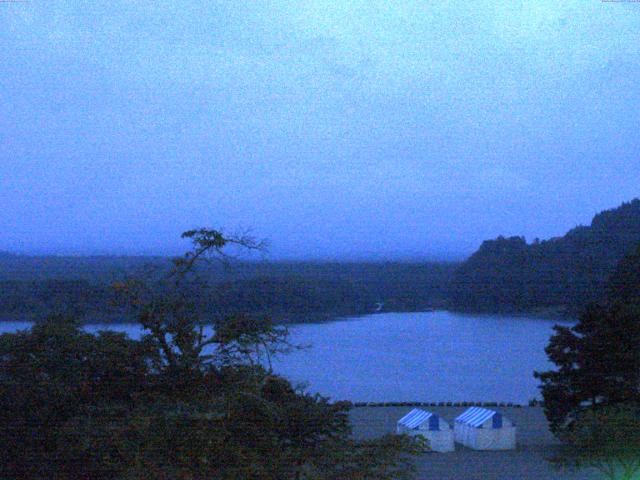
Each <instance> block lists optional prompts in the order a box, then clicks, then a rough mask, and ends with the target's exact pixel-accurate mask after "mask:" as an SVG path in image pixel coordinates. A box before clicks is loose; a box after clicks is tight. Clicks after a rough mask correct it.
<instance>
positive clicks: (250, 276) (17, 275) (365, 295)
mask: <svg viewBox="0 0 640 480" xmlns="http://www.w3.org/2000/svg"><path fill="white" fill-rule="evenodd" d="M169 265H170V263H169V261H168V259H167V258H162V257H109V256H103V257H47V256H43V257H31V256H21V255H10V254H2V253H0V320H14V319H24V320H26V319H33V318H40V317H42V316H44V315H46V314H48V313H72V314H75V315H78V316H80V317H81V318H82V319H83V320H84V321H89V322H91V321H126V320H128V319H127V318H123V316H122V312H121V311H119V310H118V309H114V308H112V307H111V305H112V304H113V288H112V285H113V284H114V282H116V281H117V280H121V279H122V278H124V277H131V276H136V275H137V274H138V273H142V272H145V271H149V270H150V269H151V270H152V271H160V272H162V271H164V270H166V269H167V268H168V267H169ZM455 267H456V264H453V263H435V262H434V263H405V262H358V263H337V262H333V263H332V262H326V263H325V262H232V263H231V264H230V265H229V266H226V267H225V266H223V265H221V264H219V263H215V262H214V263H212V264H210V265H208V266H207V267H206V268H204V269H202V270H201V271H199V275H200V277H202V278H203V279H204V280H206V282H207V284H208V285H209V286H210V288H208V289H207V290H206V292H207V293H206V295H205V296H204V298H203V302H204V305H205V308H206V311H207V312H208V315H212V316H213V315H226V314H231V313H240V312H241V313H248V314H256V315H258V314H260V315H262V314H266V315H270V316H272V317H273V318H274V319H275V320H276V321H279V322H307V321H317V320H322V319H327V318H331V317H335V316H342V315H358V314H364V313H371V312H373V311H375V310H377V309H378V308H379V307H381V308H382V311H391V310H395V311H417V310H424V309H426V308H436V307H441V306H443V305H444V304H445V302H446V296H447V287H448V284H449V281H450V280H451V276H452V274H453V271H454V270H455ZM379 304H382V305H379Z"/></svg>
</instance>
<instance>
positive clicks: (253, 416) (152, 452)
mask: <svg viewBox="0 0 640 480" xmlns="http://www.w3.org/2000/svg"><path fill="white" fill-rule="evenodd" d="M187 237H189V238H191V239H192V240H193V241H194V250H193V251H192V252H190V253H188V254H187V255H186V256H185V257H182V258H180V259H177V260H175V261H174V262H173V268H172V270H171V272H170V273H169V274H168V275H166V276H164V277H163V278H162V279H160V280H159V279H157V278H156V279H154V282H153V283H151V284H149V283H148V282H147V281H146V280H145V279H140V278H130V279H128V280H127V281H125V282H122V283H120V284H118V285H117V292H116V299H117V300H118V301H120V302H121V303H123V304H124V305H126V306H127V307H128V308H130V309H131V310H132V312H133V313H134V314H135V317H136V318H137V319H138V321H139V322H141V324H142V325H143V326H144V328H145V329H146V332H147V335H146V336H144V337H143V338H142V339H141V340H140V341H136V340H131V339H129V338H127V337H126V336H125V335H124V334H120V333H113V332H102V333H100V334H98V335H96V336H94V335H92V334H88V333H86V332H84V331H82V330H81V329H80V324H79V322H78V321H77V320H75V319H72V318H68V317H63V316H52V317H48V318H46V319H44V320H42V321H40V322H38V323H36V324H35V325H34V327H33V328H32V329H31V330H30V331H24V332H18V333H14V334H4V335H2V336H0V438H1V439H2V441H1V442H0V478H5V479H43V480H44V479H79V478H80V479H94V478H95V479H154V480H156V479H194V480H196V479H203V480H204V479H212V478H215V479H229V480H231V479H234V480H235V479H274V480H275V479H335V480H338V479H347V478H348V479H363V480H364V479H396V478H397V479H400V478H408V477H409V475H410V474H411V472H412V469H413V463H412V461H411V456H412V455H413V454H415V453H417V452H418V451H419V449H420V448H421V447H422V445H421V444H420V443H419V442H418V441H415V440H412V439H410V438H409V437H405V436H385V437H382V438H380V439H375V440H354V439H353V438H352V436H351V426H350V423H349V417H348V412H349V410H350V404H348V403H344V402H338V403H330V402H329V401H328V400H327V399H325V398H323V397H320V396H318V395H310V394H307V393H304V392H303V391H300V390H297V389H295V388H294V387H293V386H292V385H291V384H290V383H289V382H288V381H287V380H285V379H283V378H281V377H278V376H277V375H275V374H273V373H272V372H271V370H270V359H271V358H272V357H273V356H274V355H279V354H285V353H286V352H287V351H288V350H289V349H291V348H296V346H295V345H290V344H289V342H288V340H287V331H286V328H285V327H282V326H275V325H273V324H272V323H271V322H270V321H269V320H268V319H267V318H264V317H261V318H254V317H251V316H246V315H233V316H229V317H225V318H218V319H216V320H215V321H214V323H215V334H214V335H213V336H210V337H207V336H205V335H204V334H203V330H202V325H203V321H204V320H205V319H204V318H203V317H202V312H201V311H200V310H199V308H198V301H197V298H196V297H197V296H194V292H198V291H199V289H198V287H197V286H198V285H200V286H201V288H206V285H205V284H203V283H202V282H201V281H200V280H198V279H197V277H194V275H193V267H194V265H195V263H196V260H198V261H199V260H200V259H201V258H202V257H203V256H204V255H206V254H207V253H210V252H214V253H215V252H218V250H219V249H222V248H224V247H225V246H226V245H227V243H229V242H231V241H233V240H234V239H228V238H225V237H223V236H221V235H220V234H219V233H218V232H214V231H208V230H200V231H194V232H188V235H187ZM240 243H241V244H242V245H243V246H244V247H246V248H253V247H254V246H255V244H254V243H253V242H252V241H251V240H250V239H240Z"/></svg>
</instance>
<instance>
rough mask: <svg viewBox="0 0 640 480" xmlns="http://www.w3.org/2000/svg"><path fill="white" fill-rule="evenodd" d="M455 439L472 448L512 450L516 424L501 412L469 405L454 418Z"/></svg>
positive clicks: (514, 442) (514, 441)
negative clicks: (469, 406)
mask: <svg viewBox="0 0 640 480" xmlns="http://www.w3.org/2000/svg"><path fill="white" fill-rule="evenodd" d="M454 437H455V441H456V442H458V443H461V444H462V445H464V446H465V447H469V448H472V449H474V450H513V449H515V448H516V426H515V425H514V424H513V422H511V420H509V419H508V418H506V417H504V416H503V415H502V414H501V413H499V412H496V411H494V410H488V409H486V408H480V407H471V408H469V409H467V410H465V411H464V413H462V415H460V416H459V417H457V418H456V419H455V422H454Z"/></svg>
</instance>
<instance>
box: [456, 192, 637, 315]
mask: <svg viewBox="0 0 640 480" xmlns="http://www.w3.org/2000/svg"><path fill="white" fill-rule="evenodd" d="M638 242H640V200H638V199H635V200H633V201H631V202H629V203H623V204H622V205H621V206H620V207H618V208H615V209H612V210H607V211H604V212H601V213H599V214H597V215H596V216H595V217H594V218H593V221H592V222H591V225H590V226H588V227H576V228H574V229H573V230H571V231H569V232H568V233H567V234H566V235H565V236H564V237H560V238H553V239H550V240H547V241H542V242H541V241H538V240H536V241H534V242H533V243H532V244H527V243H526V241H525V239H524V238H522V237H510V238H504V237H499V238H498V239H496V240H488V241H485V242H484V243H483V244H482V246H481V247H480V249H479V250H478V251H477V252H476V253H474V254H473V255H472V256H471V257H470V258H469V259H468V260H467V261H466V262H464V263H463V264H462V265H461V266H460V267H459V269H458V270H457V271H456V273H455V275H454V279H453V281H452V293H451V298H452V303H453V305H455V306H456V307H457V308H461V309H465V310H471V311H480V312H496V311H526V310H531V309H548V308H560V309H561V310H562V311H564V312H565V313H567V314H570V315H572V314H577V313H578V312H580V311H581V310H582V309H583V308H584V307H585V306H586V305H588V304H589V303H592V302H594V301H599V300H601V299H602V292H603V290H604V286H605V284H606V281H607V278H608V277H609V275H611V273H612V272H613V270H614V268H615V267H616V264H617V263H618V262H619V261H620V259H622V257H623V256H624V255H626V254H628V253H629V252H631V251H632V250H633V249H634V248H635V247H636V245H637V244H638Z"/></svg>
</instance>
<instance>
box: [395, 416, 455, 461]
mask: <svg viewBox="0 0 640 480" xmlns="http://www.w3.org/2000/svg"><path fill="white" fill-rule="evenodd" d="M396 432H397V433H398V434H401V433H405V434H407V435H412V436H413V435H421V436H422V437H424V439H425V442H426V444H427V446H428V449H429V450H431V451H434V452H453V451H454V449H455V447H454V445H453V430H452V429H451V426H450V425H449V424H448V423H447V422H446V421H444V420H443V419H442V418H440V416H438V415H436V414H435V413H431V412H426V411H424V410H420V409H419V408H414V409H413V410H411V411H410V412H409V413H407V414H406V415H405V416H404V417H402V418H401V419H400V420H398V425H397V427H396Z"/></svg>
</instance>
